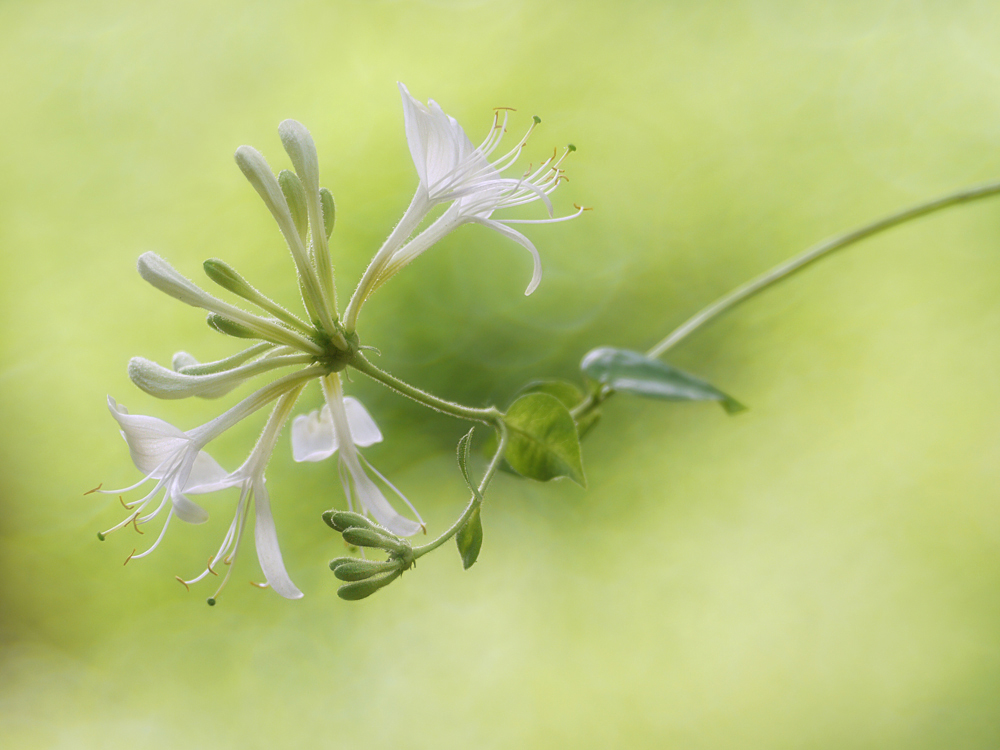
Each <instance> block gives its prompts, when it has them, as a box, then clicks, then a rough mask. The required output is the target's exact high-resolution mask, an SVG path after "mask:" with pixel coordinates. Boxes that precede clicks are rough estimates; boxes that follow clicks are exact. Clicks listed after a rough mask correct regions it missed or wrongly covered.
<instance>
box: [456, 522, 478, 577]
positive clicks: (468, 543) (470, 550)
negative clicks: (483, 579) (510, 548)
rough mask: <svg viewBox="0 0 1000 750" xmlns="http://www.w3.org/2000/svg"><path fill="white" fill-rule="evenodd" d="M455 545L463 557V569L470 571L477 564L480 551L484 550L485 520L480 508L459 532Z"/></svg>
mask: <svg viewBox="0 0 1000 750" xmlns="http://www.w3.org/2000/svg"><path fill="white" fill-rule="evenodd" d="M455 543H456V544H457V545H458V554H460V555H461V556H462V567H463V568H465V569H466V570H468V569H469V568H471V567H472V566H473V565H475V564H476V560H478V559H479V551H480V550H481V549H482V548H483V519H482V517H481V516H480V513H479V508H478V507H477V508H476V509H475V510H474V511H472V514H471V515H470V516H469V520H468V521H466V522H465V523H464V524H463V525H462V528H460V529H459V530H458V533H457V534H456V535H455Z"/></svg>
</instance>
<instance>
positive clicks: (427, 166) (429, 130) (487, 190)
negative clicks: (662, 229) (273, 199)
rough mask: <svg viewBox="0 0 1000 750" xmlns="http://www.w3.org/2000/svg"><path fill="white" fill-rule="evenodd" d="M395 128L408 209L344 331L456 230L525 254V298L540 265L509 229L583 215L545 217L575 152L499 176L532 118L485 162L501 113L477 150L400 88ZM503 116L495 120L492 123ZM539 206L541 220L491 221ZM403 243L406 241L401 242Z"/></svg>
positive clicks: (500, 129) (432, 107) (498, 134)
mask: <svg viewBox="0 0 1000 750" xmlns="http://www.w3.org/2000/svg"><path fill="white" fill-rule="evenodd" d="M399 92H400V95H401V96H402V99H403V120H404V124H405V128H406V140H407V143H408V145H409V147H410V156H411V157H412V158H413V165H414V167H415V168H416V170H417V176H418V178H419V179H420V182H419V184H418V185H417V190H416V193H415V194H414V196H413V200H412V201H411V202H410V206H409V208H407V210H406V213H405V214H404V215H403V218H402V219H401V220H400V222H399V224H397V225H396V228H395V229H394V230H393V231H392V234H391V235H390V236H389V238H388V239H387V240H386V241H385V243H384V244H383V245H382V248H381V249H380V250H379V251H378V253H376V255H375V257H374V258H373V259H372V262H371V263H370V264H369V266H368V269H367V270H366V271H365V275H364V277H363V278H362V279H361V282H360V283H359V284H358V288H357V290H356V291H355V293H354V296H353V297H352V298H351V301H350V303H349V304H348V306H347V310H346V312H345V313H344V321H345V326H346V328H347V330H349V331H351V330H353V329H354V326H355V324H356V321H357V315H358V312H359V311H360V308H361V305H363V304H364V302H365V300H367V299H368V297H369V296H370V295H371V294H372V293H373V292H374V291H375V290H376V289H377V288H378V287H380V286H381V285H382V284H384V283H385V282H386V281H387V280H388V279H389V278H391V277H392V276H393V275H394V274H396V273H398V272H399V270H400V269H402V268H403V267H404V266H406V265H407V264H409V263H410V262H412V261H413V260H414V259H415V258H416V257H417V256H419V255H421V254H422V253H423V252H425V251H426V250H427V249H428V248H430V247H431V246H432V245H434V244H435V243H437V242H438V241H439V240H441V239H442V238H444V237H445V236H446V235H448V234H449V233H450V232H452V231H454V230H455V229H457V228H458V227H459V226H461V225H462V224H482V225H483V226H486V227H489V228H490V229H493V230H495V231H497V232H499V233H500V234H502V235H503V236H504V237H507V238H508V239H511V240H513V241H514V242H517V243H518V244H520V245H521V246H522V247H524V248H525V249H526V250H527V251H528V252H529V253H531V257H532V261H533V264H534V269H533V272H532V276H531V282H530V283H529V284H528V287H527V289H526V290H525V292H524V293H525V294H531V293H532V292H533V291H534V290H535V288H536V287H537V286H538V283H539V282H540V281H541V278H542V266H541V259H540V257H539V254H538V250H537V248H536V247H535V245H534V244H533V243H532V242H531V240H529V239H528V238H527V237H525V236H524V235H523V234H521V233H520V232H518V231H516V230H515V229H512V228H511V227H510V226H509V225H510V224H548V223H553V222H558V221H566V220H568V219H573V218H576V217H577V216H579V215H580V214H581V213H582V212H583V211H584V209H583V208H578V209H577V211H576V212H575V213H573V214H570V215H568V216H560V217H554V216H553V209H552V201H551V200H550V199H549V195H550V194H551V193H552V192H553V191H554V190H555V189H556V188H557V187H559V184H560V183H561V182H562V181H563V180H564V179H565V177H564V176H563V170H562V169H561V168H560V165H561V164H562V162H563V160H564V159H565V158H566V156H567V155H568V154H569V153H570V152H572V151H575V150H576V149H575V148H574V147H573V146H567V147H566V149H565V150H564V151H563V153H562V154H561V155H557V154H556V153H555V152H553V154H552V156H551V157H549V158H548V159H546V160H545V161H543V162H542V163H541V164H540V165H539V166H538V167H537V168H536V169H534V170H532V169H530V168H529V170H528V171H526V172H524V173H523V174H521V175H520V176H518V177H504V176H503V173H504V172H506V171H507V170H509V169H510V168H511V167H513V165H514V164H515V163H516V162H517V160H518V157H519V156H520V155H521V151H522V150H523V148H524V145H525V143H527V140H528V136H529V135H530V134H531V131H532V130H534V128H535V126H536V125H537V124H538V123H539V122H541V120H540V119H539V118H537V117H535V118H533V121H532V125H531V126H530V127H529V128H528V132H527V133H525V134H524V137H523V138H521V140H520V141H518V143H517V144H516V145H515V146H514V148H512V149H511V150H510V151H508V152H507V153H506V154H504V155H503V156H500V157H498V158H496V159H494V160H493V161H490V157H491V155H492V154H493V152H494V151H495V150H496V148H497V147H498V146H499V145H500V141H501V140H502V139H503V135H504V133H505V132H506V130H507V111H506V110H497V111H496V112H495V113H494V116H493V125H492V127H491V128H490V132H489V135H487V136H486V139H485V140H484V141H483V142H482V143H481V144H480V145H479V146H478V147H476V146H473V144H472V141H470V140H469V137H468V136H467V135H466V134H465V130H463V128H462V126H461V125H459V124H458V121H457V120H455V118H454V117H451V116H450V115H448V114H446V113H445V112H444V110H442V109H441V107H440V106H439V105H438V104H437V103H436V102H435V101H433V100H431V101H429V102H428V103H427V104H426V105H425V104H422V103H421V102H419V101H417V100H416V99H415V98H414V97H413V96H412V95H411V94H410V92H409V91H408V90H407V88H406V86H404V85H403V84H402V83H400V84H399ZM500 111H503V112H504V114H503V117H502V118H501V116H500ZM535 201H541V202H542V203H543V204H544V205H545V208H546V211H547V212H548V215H549V218H547V219H534V220H529V219H496V218H494V217H493V214H494V212H496V211H498V210H500V209H505V208H513V207H515V206H522V205H525V204H528V203H533V202H535ZM446 203H450V204H451V205H449V206H448V208H447V209H446V210H445V212H444V213H443V214H442V215H441V216H439V217H438V218H437V220H435V221H434V222H433V223H432V224H431V225H430V226H428V227H427V228H426V229H424V230H423V231H422V232H420V233H419V234H417V235H416V236H415V237H413V238H412V239H409V238H410V235H411V234H413V232H414V231H415V230H416V229H417V227H418V226H419V225H420V223H421V222H422V221H423V220H424V219H425V218H426V217H427V216H428V214H429V213H430V212H431V210H432V209H433V208H434V207H435V206H438V205H442V204H446ZM408 239H409V241H407V240H408Z"/></svg>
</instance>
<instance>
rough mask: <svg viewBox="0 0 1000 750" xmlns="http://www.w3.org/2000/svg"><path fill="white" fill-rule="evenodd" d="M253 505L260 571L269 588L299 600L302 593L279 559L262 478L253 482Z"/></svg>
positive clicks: (268, 501)
mask: <svg viewBox="0 0 1000 750" xmlns="http://www.w3.org/2000/svg"><path fill="white" fill-rule="evenodd" d="M253 493H254V503H255V504H256V507H257V522H256V524H255V525H254V541H255V542H256V546H257V559H258V560H259V561H260V569H261V570H262V571H264V577H265V578H267V582H268V583H269V584H270V586H271V588H272V589H274V590H275V591H277V592H278V593H279V594H281V595H282V596H283V597H285V598H286V599H301V598H302V592H301V591H299V589H298V587H297V586H296V585H295V584H294V583H292V579H291V578H289V577H288V571H286V570H285V562H284V560H283V559H282V558H281V549H280V548H279V547H278V533H277V531H276V530H275V528H274V516H273V515H271V498H270V496H269V495H268V492H267V487H266V486H265V484H264V480H263V478H261V479H259V480H257V481H255V482H254V491H253Z"/></svg>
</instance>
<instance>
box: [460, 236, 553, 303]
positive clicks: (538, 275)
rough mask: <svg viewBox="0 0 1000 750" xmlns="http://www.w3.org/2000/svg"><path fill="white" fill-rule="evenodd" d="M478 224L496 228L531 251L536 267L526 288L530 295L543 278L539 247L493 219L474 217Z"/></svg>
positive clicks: (525, 291) (525, 293)
mask: <svg viewBox="0 0 1000 750" xmlns="http://www.w3.org/2000/svg"><path fill="white" fill-rule="evenodd" d="M473 221H474V222H475V223H477V224H482V225H483V226H484V227H489V228H490V229H495V230H496V231H497V232H499V233H500V234H502V235H503V236H504V237H506V238H507V239H511V240H514V242H516V243H517V244H519V245H521V247H523V248H524V249H525V250H527V251H528V252H529V253H531V260H532V262H533V263H534V268H533V270H532V272H531V281H530V282H528V288H527V289H525V290H524V296H526V297H527V296H528V295H529V294H531V293H532V292H533V291H535V289H537V288H538V284H539V283H540V282H541V280H542V259H541V257H539V255H538V248H536V247H535V246H534V244H533V243H532V242H531V240H529V239H528V238H527V237H525V236H524V235H523V234H521V233H520V232H518V231H515V230H513V229H511V228H510V227H508V226H506V225H505V224H503V223H501V222H499V221H494V220H493V219H478V218H477V219H473Z"/></svg>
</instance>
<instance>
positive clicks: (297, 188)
mask: <svg viewBox="0 0 1000 750" xmlns="http://www.w3.org/2000/svg"><path fill="white" fill-rule="evenodd" d="M278 184H279V185H280V186H281V192H282V193H284V195H285V200H286V201H288V210H289V211H291V212H292V221H294V222H295V228H296V229H297V230H298V232H299V237H301V238H302V241H303V242H305V240H306V232H307V231H308V230H309V211H308V209H307V208H306V190H305V188H304V187H302V180H300V179H299V177H298V175H296V174H295V172H292V171H289V170H287V169H282V170H281V171H280V172H278Z"/></svg>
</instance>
